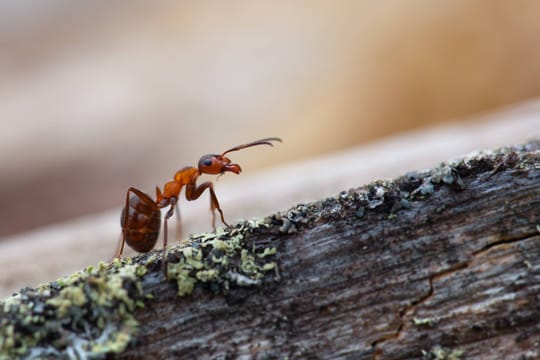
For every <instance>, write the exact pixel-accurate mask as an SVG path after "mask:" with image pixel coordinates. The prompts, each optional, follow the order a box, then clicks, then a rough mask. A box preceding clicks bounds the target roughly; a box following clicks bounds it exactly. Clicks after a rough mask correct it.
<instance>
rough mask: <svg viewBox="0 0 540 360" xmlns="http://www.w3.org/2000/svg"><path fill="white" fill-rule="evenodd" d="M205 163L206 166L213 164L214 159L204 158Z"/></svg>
mask: <svg viewBox="0 0 540 360" xmlns="http://www.w3.org/2000/svg"><path fill="white" fill-rule="evenodd" d="M203 165H204V166H210V165H212V159H204V161H203Z"/></svg>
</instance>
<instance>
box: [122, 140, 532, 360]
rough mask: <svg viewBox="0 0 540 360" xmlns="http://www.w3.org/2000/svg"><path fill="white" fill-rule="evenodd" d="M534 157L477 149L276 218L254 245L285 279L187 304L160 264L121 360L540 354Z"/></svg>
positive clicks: (522, 150)
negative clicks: (270, 255) (268, 254)
mask: <svg viewBox="0 0 540 360" xmlns="http://www.w3.org/2000/svg"><path fill="white" fill-rule="evenodd" d="M539 154H540V153H539V143H538V142H533V143H530V144H527V145H525V146H522V147H516V148H511V149H510V148H509V149H504V150H500V151H498V152H494V153H490V154H479V155H477V156H471V157H470V158H467V159H463V160H461V161H456V162H454V163H451V164H443V165H441V167H439V168H436V169H432V170H430V171H425V172H419V173H411V174H407V175H406V176H403V177H401V178H399V179H396V180H394V181H377V182H374V183H371V184H369V185H367V186H365V187H362V188H359V189H355V190H350V191H345V192H342V193H341V194H339V195H338V196H336V197H335V198H328V199H325V200H322V201H319V202H316V203H312V204H306V205H303V206H297V207H295V208H292V209H291V210H290V211H289V212H288V213H287V212H286V213H284V214H282V215H281V216H280V215H274V217H272V219H271V222H273V223H274V224H275V226H271V227H270V228H269V229H261V230H257V231H254V232H253V233H251V234H250V235H249V237H250V239H249V240H250V241H252V242H253V243H254V244H256V245H258V246H259V245H261V244H265V245H271V246H274V247H276V249H277V253H276V255H275V258H274V259H275V261H276V262H277V263H278V265H279V275H280V276H279V280H278V281H274V280H273V277H272V276H270V275H268V276H267V277H265V279H264V281H263V282H262V284H261V285H259V286H251V287H231V289H230V291H229V292H228V293H226V294H225V295H222V294H219V293H215V292H210V291H209V290H208V286H207V285H199V284H197V285H196V286H195V291H194V292H193V294H192V295H190V296H186V297H182V298H179V297H178V296H177V292H176V289H175V287H174V285H172V284H171V283H166V282H163V281H162V279H161V278H160V276H159V275H158V274H159V271H160V269H159V268H158V267H157V268H156V269H153V270H151V272H150V273H149V274H148V275H147V276H145V280H144V282H143V285H144V290H145V291H147V292H150V293H152V294H153V296H154V299H153V300H151V301H149V302H148V303H147V304H146V306H145V307H144V308H143V309H140V310H138V312H137V313H136V318H137V320H139V322H140V329H139V332H138V334H137V336H136V340H135V342H134V343H132V344H131V345H130V347H129V348H128V349H127V350H126V351H125V352H124V353H122V354H120V355H117V357H118V358H120V359H127V358H198V359H229V358H231V359H233V358H257V359H274V358H275V359H283V358H291V359H296V358H310V359H318V358H320V359H328V358H346V359H415V358H425V359H446V358H448V359H451V358H460V359H473V358H474V359H528V358H530V359H533V358H540V230H539V229H540V228H539V226H540V225H539V224H540V161H539ZM153 272H154V273H155V276H152V273H153ZM274 277H275V276H274Z"/></svg>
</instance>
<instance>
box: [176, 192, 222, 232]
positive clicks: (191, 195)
mask: <svg viewBox="0 0 540 360" xmlns="http://www.w3.org/2000/svg"><path fill="white" fill-rule="evenodd" d="M206 189H208V191H209V192H210V211H211V212H212V227H213V228H214V230H215V229H216V214H215V210H217V211H219V215H220V217H221V222H222V223H223V224H225V226H227V227H228V226H230V225H229V224H227V222H226V221H225V218H224V217H223V211H222V210H221V207H220V206H219V201H218V199H217V196H216V193H215V192H214V185H213V184H212V183H211V182H210V181H207V182H204V183H202V184H201V185H199V186H197V185H196V184H188V185H186V199H187V200H188V201H192V200H196V199H198V198H199V197H200V196H201V195H202V193H203V192H204V190H206Z"/></svg>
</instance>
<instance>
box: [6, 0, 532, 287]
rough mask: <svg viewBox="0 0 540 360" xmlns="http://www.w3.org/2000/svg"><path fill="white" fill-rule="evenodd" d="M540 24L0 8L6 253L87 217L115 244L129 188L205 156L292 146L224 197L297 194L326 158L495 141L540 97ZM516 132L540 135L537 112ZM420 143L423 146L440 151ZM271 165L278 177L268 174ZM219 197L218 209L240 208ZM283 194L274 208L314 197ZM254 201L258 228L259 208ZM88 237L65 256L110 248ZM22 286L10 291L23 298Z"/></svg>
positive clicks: (486, 8)
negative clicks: (494, 117)
mask: <svg viewBox="0 0 540 360" xmlns="http://www.w3.org/2000/svg"><path fill="white" fill-rule="evenodd" d="M538 14H540V2H539V1H534V0H531V1H520V0H518V1H513V2H508V1H504V0H484V1H475V2H471V1H466V0H461V1H443V2H440V1H439V2H431V1H427V0H425V1H415V0H411V1H407V2H400V1H339V2H331V1H313V0H310V1H307V0H300V1H295V2H284V3H280V4H276V3H264V2H251V1H227V2H212V3H208V2H199V1H182V2H143V1H129V2H128V1H125V2H113V3H110V2H105V1H92V2H73V1H61V0H59V1H25V2H15V1H8V0H0V44H1V53H0V238H2V239H3V240H4V241H5V242H6V245H5V246H6V247H4V248H3V249H4V250H1V251H0V252H2V251H3V252H4V253H9V254H10V259H12V258H13V257H14V256H17V253H20V256H22V257H24V256H25V254H28V252H30V251H31V249H32V248H33V247H34V246H37V245H36V244H37V243H40V244H42V245H43V244H44V243H46V244H47V246H52V245H50V244H52V243H53V242H54V241H55V239H56V238H57V237H58V236H57V235H58V234H57V233H55V234H56V235H54V236H52V235H51V236H49V238H48V237H47V234H49V233H47V229H50V228H51V225H50V224H55V225H52V226H53V227H55V226H56V228H55V229H58V227H62V226H63V225H62V224H66V223H70V224H72V226H74V228H80V227H81V226H80V223H77V222H76V221H78V220H76V219H81V217H83V218H84V216H90V215H91V214H104V215H103V216H104V217H103V219H107V220H103V221H101V220H100V221H101V222H100V223H103V224H105V225H103V226H104V227H105V228H107V229H109V230H107V231H108V232H107V234H118V233H119V224H118V222H119V219H118V218H119V207H120V206H121V205H122V203H123V201H124V197H125V191H126V189H127V188H128V187H129V186H136V187H138V188H140V189H142V190H143V191H145V192H148V193H149V194H150V195H152V196H153V194H154V187H155V186H156V185H159V186H162V185H163V184H164V183H165V182H166V181H168V180H170V179H171V178H172V176H173V174H174V172H175V171H176V170H178V169H180V168H182V167H183V166H185V165H196V163H197V161H198V159H199V157H200V156H201V155H204V154H207V153H220V152H222V151H224V150H225V149H228V148H230V147H232V146H235V145H238V144H242V143H245V142H248V141H252V140H256V139H259V138H263V137H268V136H280V137H282V138H283V139H284V143H282V144H279V145H277V146H276V147H274V148H266V147H260V148H253V149H248V150H244V151H242V152H238V153H234V154H231V158H232V159H233V161H234V162H238V163H240V164H241V165H242V167H243V169H244V173H243V174H242V175H241V177H242V178H243V177H244V176H246V178H245V179H246V180H242V181H244V182H242V181H240V180H239V179H240V178H237V177H235V176H234V175H226V176H224V177H222V178H220V179H219V182H218V184H217V185H216V186H217V187H223V188H224V189H227V186H229V185H228V184H229V183H230V184H232V183H233V182H237V181H240V182H237V184H241V186H243V190H245V189H246V188H252V187H257V188H261V189H263V190H264V189H266V190H267V194H266V196H267V197H268V196H271V194H272V193H274V194H275V193H277V192H281V191H284V192H287V187H288V186H300V187H302V184H300V185H298V184H294V182H293V183H291V179H292V178H294V175H295V173H294V171H295V169H298V168H301V167H302V166H303V165H302V164H306V163H312V164H316V162H317V159H319V158H321V157H322V158H324V157H325V156H329V154H344V153H346V152H347V151H348V149H358V148H359V147H362V146H370V145H369V144H371V146H374V145H373V144H380V141H385V140H384V139H391V138H392V137H393V136H399V134H411V133H414V132H415V131H422V129H431V128H433V127H437V126H450V127H446V128H444V127H443V128H441V129H448V128H450V129H454V128H453V127H452V126H460V129H466V128H467V126H471V127H472V126H475V125H474V124H475V123H477V122H481V123H482V124H484V125H482V126H487V129H489V125H485V123H486V122H487V123H489V121H491V120H490V118H489V116H488V117H487V118H486V114H488V113H493V112H495V113H497V111H499V110H500V109H503V108H508V107H509V106H513V105H515V104H520V103H523V102H526V101H528V104H531V102H532V103H534V101H535V98H538V97H539V95H540V42H538V38H539V36H540V21H539V17H538ZM504 111H506V110H504ZM535 111H538V110H535ZM536 114H538V113H536ZM515 121H516V122H517V121H519V120H517V119H516V120H515ZM441 124H442V125H441ZM531 124H532V125H531ZM515 125H516V127H519V126H518V125H519V124H517V123H516V124H515ZM536 125H538V126H536ZM521 128H522V129H523V128H525V129H527V128H528V131H526V132H527V133H528V135H529V136H535V135H538V134H539V129H540V122H539V121H538V116H535V117H533V118H532V120H531V119H529V120H528V122H527V123H526V125H524V126H522V127H521ZM482 129H484V128H482ZM505 129H508V132H507V133H506V135H508V137H507V138H505V137H503V138H502V140H500V142H502V144H504V143H505V141H508V142H511V141H515V140H516V137H512V134H511V133H512V129H513V126H509V127H506V128H505ZM481 133H482V135H485V136H486V137H489V134H488V133H487V132H486V131H483V130H482V132H481ZM422 134H424V135H422V136H420V137H416V138H415V141H414V143H415V144H416V145H417V146H421V145H422V143H423V142H425V143H426V144H428V143H429V139H430V138H431V136H430V135H429V134H430V133H429V132H428V133H422ZM426 134H427V135H426ZM437 134H438V135H437V136H440V137H438V138H437V139H443V140H441V141H442V142H444V139H451V138H452V137H453V136H454V135H453V133H452V132H451V131H446V132H445V131H442V132H440V133H437ZM516 136H517V135H516ZM517 139H518V140H519V139H521V138H520V137H517ZM522 140H523V141H525V140H527V138H523V139H522ZM441 141H438V142H437V143H438V144H440V143H441ZM475 141H477V143H475V145H477V146H483V145H485V144H487V145H492V144H491V143H489V142H485V144H484V143H483V142H482V137H481V136H480V137H479V136H476V137H475ZM409 144H410V143H409ZM509 144H510V143H508V145H509ZM407 146H408V145H406V146H405V147H407ZM426 146H427V145H426ZM383 148H384V147H381V149H383ZM473 148H474V147H473ZM372 149H375V148H373V147H372ZM464 150H468V149H462V148H460V149H458V150H456V151H457V152H458V153H456V154H454V153H453V152H452V151H449V152H448V153H445V154H448V155H460V153H459V152H461V151H464ZM381 151H382V150H380V149H379V150H377V151H374V152H372V153H371V154H372V156H371V157H370V159H371V160H373V168H374V169H377V167H384V164H383V162H384V161H387V160H388V159H392V158H393V157H392V156H389V157H381V158H377V156H376V154H377V153H380V152H381ZM424 151H425V152H429V148H426V149H425V150H424ZM445 156H446V155H445ZM347 159H348V163H335V162H334V163H330V164H335V168H334V166H333V165H332V166H325V167H320V166H317V165H313V166H314V167H312V168H309V172H311V176H312V178H314V179H318V178H322V176H323V174H325V173H332V172H334V171H338V170H340V169H341V168H345V167H347V166H353V165H354V164H353V163H354V161H352V162H351V159H355V157H352V158H347ZM439 160H440V161H443V160H446V158H440V159H439ZM388 161H389V160H388ZM412 161H413V162H412V164H420V163H421V162H419V160H418V161H417V162H415V161H416V160H415V159H412ZM287 164H289V165H287ZM325 164H326V163H325ZM283 166H285V167H283ZM286 166H289V167H288V168H287V167H286ZM276 167H281V169H282V172H281V173H278V174H279V176H276V177H271V176H270V175H268V176H267V175H266V174H268V173H267V172H265V171H272V170H270V169H274V168H276ZM416 168H417V167H416V166H414V165H412V166H411V167H409V169H410V170H413V169H416ZM283 169H286V170H283ZM314 169H316V170H314ZM257 174H258V176H257ZM374 174H375V175H374V176H380V177H382V176H385V175H387V174H386V173H383V172H382V171H381V173H380V174H379V173H377V172H376V170H375V172H374ZM390 175H394V174H390ZM397 175H399V173H398V174H397ZM249 176H253V177H251V179H253V180H251V182H249V181H250V180H248V179H250V178H249ZM343 176H345V175H343ZM364 180H365V181H369V180H370V179H360V178H355V179H354V181H355V182H353V183H355V184H357V186H360V185H362V183H363V182H360V181H364ZM304 184H306V183H305V181H304ZM231 186H233V185H231ZM306 186H308V184H306ZM216 190H217V193H218V196H220V190H219V189H216ZM331 191H337V188H332V189H331ZM223 193H224V194H225V193H226V191H224V192H223ZM269 194H270V195H269ZM319 194H323V193H322V192H321V193H317V192H315V193H314V194H312V195H311V199H312V200H316V199H318V198H320V196H318V195H319ZM323 195H326V193H324V194H323ZM224 196H225V200H224V201H222V206H223V202H225V203H226V202H227V201H230V202H233V201H234V199H233V198H232V196H231V195H229V198H227V195H224ZM220 199H221V197H220ZM227 199H230V200H227ZM288 200H289V201H288V202H287V203H280V204H278V205H276V206H275V207H277V208H276V210H277V209H278V208H283V207H284V206H287V204H288V205H292V204H293V202H294V201H299V200H305V198H301V197H298V198H295V197H289V198H288ZM207 201H208V200H201V201H200V202H202V203H204V205H203V207H204V209H205V211H207V207H208V203H207ZM236 202H237V203H238V201H236ZM244 202H249V203H250V206H251V207H250V206H248V207H245V206H244V207H243V208H244V211H245V213H244V214H241V215H242V216H247V214H249V215H250V214H253V213H257V212H256V211H253V212H252V210H251V208H253V207H254V206H257V203H259V202H263V200H262V199H258V200H256V201H253V199H251V201H248V200H245V201H244ZM254 202H255V204H253V203H254ZM241 203H242V202H241ZM182 206H183V208H186V211H185V212H184V213H186V212H187V213H189V212H190V210H189V209H190V206H191V205H186V206H184V205H182ZM231 206H232V205H231ZM223 208H224V211H225V214H226V215H227V210H226V209H227V208H226V207H225V206H223ZM265 211H266V210H265ZM184 213H183V214H184ZM97 216H98V217H99V216H101V215H97ZM204 217H205V218H204V224H206V225H204V226H203V227H202V228H201V229H202V230H208V229H207V228H208V223H209V220H208V218H209V216H208V214H207V213H206V212H204ZM100 219H101V218H100ZM188 220H189V219H188ZM74 221H75V223H74ZM73 224H76V225H73ZM95 227H96V226H93V228H95ZM71 229H73V227H72V228H71ZM36 231H37V232H36ZM18 234H22V235H18ZM36 234H37V235H36ZM80 236H82V235H80V234H79V235H78V237H77V236H76V237H75V238H73V237H70V238H69V240H65V242H68V243H70V246H71V247H69V248H66V247H65V246H64V245H59V246H64V247H63V249H67V250H66V251H67V252H68V254H71V255H72V254H75V253H77V251H80V250H78V249H80V246H83V245H81V244H82V243H86V245H85V246H88V248H85V249H86V250H84V251H85V252H90V253H91V252H93V251H94V250H96V251H97V248H98V246H97V245H96V246H95V248H92V247H91V245H92V242H93V241H94V239H93V238H89V239H86V238H85V239H83V238H81V237H80ZM110 236H111V237H112V238H113V239H112V240H111V239H107V240H106V241H107V242H110V243H111V244H113V243H115V241H116V239H117V235H110ZM32 237H33V239H34V240H33V241H35V242H34V243H30V242H28V244H27V245H22V244H24V241H25V239H29V238H32ZM107 237H109V235H107ZM2 239H0V243H1V242H2ZM65 242H64V243H65ZM8 243H9V244H8ZM15 243H17V244H18V245H15ZM64 243H62V244H64ZM88 243H90V244H88ZM9 246H14V247H13V248H12V249H13V250H12V252H9V251H8V250H6V249H8V248H9ZM17 246H20V247H17ZM101 247H102V246H101V245H99V248H101ZM113 247H114V246H113V245H111V248H113ZM68 250H69V251H68ZM100 251H104V250H100ZM21 252H22V253H21ZM111 252H112V249H108V248H107V249H106V251H104V252H102V253H101V255H100V256H97V257H96V258H95V259H94V260H93V261H98V260H99V259H101V258H102V257H103V255H102V254H104V253H111ZM12 254H15V255H12ZM62 260H63V259H60V258H57V261H59V262H61V261H62ZM6 261H8V260H6ZM10 261H11V260H10ZM85 261H88V260H85ZM0 264H2V261H0ZM4 264H5V263H4ZM77 266H78V265H77ZM77 266H75V265H73V264H72V269H77V268H78V267H77ZM36 267H38V266H37V265H36ZM59 267H60V270H58V271H57V272H59V273H62V271H64V272H65V271H67V270H65V268H62V267H61V266H59ZM42 272H43V271H42ZM53 273H54V272H53ZM51 274H52V273H51ZM55 274H56V273H55ZM8 275H9V274H8ZM47 276H50V274H47ZM13 277H17V276H16V274H15V275H14V273H13V274H11V278H8V277H6V278H4V279H0V281H3V283H0V285H1V286H4V287H5V288H6V289H7V288H9V289H11V288H12V287H13V286H15V285H16V284H15V285H14V281H15V280H13ZM19 278H21V277H20V276H19ZM22 278H24V277H22ZM24 279H26V278H24Z"/></svg>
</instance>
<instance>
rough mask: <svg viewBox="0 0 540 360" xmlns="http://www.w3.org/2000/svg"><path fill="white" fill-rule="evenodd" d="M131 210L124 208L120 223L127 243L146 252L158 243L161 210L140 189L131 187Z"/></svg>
mask: <svg viewBox="0 0 540 360" xmlns="http://www.w3.org/2000/svg"><path fill="white" fill-rule="evenodd" d="M128 192H129V193H130V195H129V212H128V214H127V216H126V206H124V208H123V209H122V215H121V216H120V225H121V226H122V232H123V235H124V238H125V241H126V243H127V244H128V245H129V246H130V247H131V248H132V249H134V250H135V251H138V252H142V253H146V252H148V251H150V250H152V249H153V248H154V246H155V245H156V242H157V239H158V236H159V230H160V226H161V210H160V209H159V207H158V206H157V205H156V203H155V202H154V201H153V200H152V199H151V198H150V196H148V195H146V194H145V193H143V192H142V191H140V190H137V189H134V188H130V189H129V190H128Z"/></svg>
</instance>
